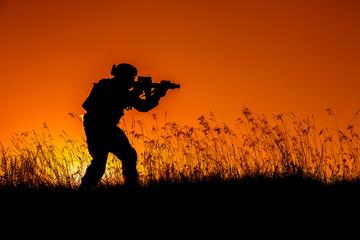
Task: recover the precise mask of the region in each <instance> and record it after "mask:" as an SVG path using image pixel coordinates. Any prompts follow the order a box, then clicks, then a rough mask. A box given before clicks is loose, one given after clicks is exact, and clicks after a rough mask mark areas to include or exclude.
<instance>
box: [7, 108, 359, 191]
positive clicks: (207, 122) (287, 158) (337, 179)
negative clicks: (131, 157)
mask: <svg viewBox="0 0 360 240" xmlns="http://www.w3.org/2000/svg"><path fill="white" fill-rule="evenodd" d="M327 111H328V114H329V116H330V117H332V118H334V121H335V124H334V125H335V128H326V129H318V128H316V127H315V122H314V118H313V117H312V116H311V117H308V118H306V119H302V120H298V119H297V118H296V116H295V115H294V114H292V113H289V114H279V115H275V116H272V117H271V118H269V119H268V118H267V117H266V116H264V115H258V114H256V113H254V112H252V111H250V110H249V109H248V108H244V109H243V110H242V115H241V117H240V118H239V119H237V121H236V125H235V126H234V127H230V126H228V125H227V124H225V123H218V122H217V121H216V118H215V116H214V114H212V113H210V116H209V117H204V116H201V117H200V118H199V119H198V125H197V126H182V125H179V124H177V123H175V122H165V123H164V124H159V122H161V121H159V120H158V118H157V116H156V115H154V116H153V117H154V124H153V126H146V125H145V124H144V123H142V122H141V121H135V120H130V121H128V122H126V121H124V120H122V121H121V123H120V127H121V128H122V129H123V130H124V131H125V133H126V134H127V136H128V138H129V140H130V142H131V143H132V144H133V146H135V148H136V149H137V151H138V158H139V159H138V166H137V168H138V171H139V174H140V182H141V183H142V184H143V185H147V184H152V183H157V182H176V183H188V182H203V181H208V180H211V181H213V180H215V181H217V180H224V181H226V180H241V179H245V178H246V179H259V178H261V179H268V180H269V179H270V180H271V179H284V180H287V179H297V180H298V181H304V180H307V179H311V180H314V181H317V182H320V183H326V184H332V183H342V182H357V181H359V173H360V166H359V149H360V141H359V133H358V132H359V125H358V124H354V122H355V121H356V120H357V117H358V113H359V112H357V113H356V114H355V115H354V118H353V120H352V121H351V122H350V123H349V125H348V126H347V127H346V128H345V129H344V130H341V129H339V127H338V126H337V123H336V118H335V116H334V114H333V112H332V111H331V109H328V110H327ZM0 151H1V159H0V164H1V165H0V187H1V188H3V189H4V188H7V187H26V188H33V189H41V188H50V189H52V188H65V189H76V188H77V187H78V186H79V184H80V180H81V177H82V176H83V174H84V173H85V170H86V167H87V166H88V165H89V163H90V160H91V157H90V156H89V153H88V151H87V146H86V143H85V141H84V140H81V141H76V140H73V139H72V138H70V137H69V136H68V135H67V134H66V133H65V132H63V133H62V134H61V135H59V136H58V137H57V138H56V139H54V138H53V136H52V135H51V134H50V131H49V129H48V127H47V126H46V124H44V129H43V132H42V133H36V132H34V131H31V132H26V133H22V134H20V135H18V134H15V135H13V137H12V138H11V145H10V146H9V147H3V146H1V147H0ZM121 172H122V171H121V161H119V160H117V159H116V158H115V157H114V156H112V155H110V156H109V158H108V163H107V170H106V173H105V175H104V177H103V178H102V180H101V183H100V184H101V185H102V186H114V185H118V184H122V183H123V178H122V174H121Z"/></svg>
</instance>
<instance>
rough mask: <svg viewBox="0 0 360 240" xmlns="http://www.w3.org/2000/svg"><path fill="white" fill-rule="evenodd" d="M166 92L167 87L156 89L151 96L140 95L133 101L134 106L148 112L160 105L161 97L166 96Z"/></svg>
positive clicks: (140, 110)
mask: <svg viewBox="0 0 360 240" xmlns="http://www.w3.org/2000/svg"><path fill="white" fill-rule="evenodd" d="M165 94H166V90H165V89H156V90H155V92H154V93H153V94H152V95H151V96H150V97H149V98H146V99H141V98H140V97H136V98H135V100H134V102H133V107H134V108H135V109H136V110H138V111H139V112H148V111H150V110H151V109H153V108H155V107H156V106H157V105H159V100H160V98H162V97H163V96H165Z"/></svg>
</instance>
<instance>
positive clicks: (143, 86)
mask: <svg viewBox="0 0 360 240" xmlns="http://www.w3.org/2000/svg"><path fill="white" fill-rule="evenodd" d="M159 88H163V89H166V90H169V89H176V88H180V84H175V83H172V82H170V81H167V80H162V81H161V82H160V83H153V82H152V80H151V77H141V76H139V77H138V80H137V81H136V82H135V86H134V89H136V90H137V91H140V92H142V91H143V92H144V93H145V97H149V96H151V91H152V89H159Z"/></svg>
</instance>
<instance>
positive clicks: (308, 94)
mask: <svg viewBox="0 0 360 240" xmlns="http://www.w3.org/2000/svg"><path fill="white" fill-rule="evenodd" d="M0 33H1V38H0V53H1V54H0V63H1V64H0V84H1V85H0V113H1V119H0V121H1V123H0V141H6V139H8V138H9V136H10V135H11V134H12V133H14V132H18V133H21V132H22V131H26V130H31V129H41V127H42V122H46V123H47V124H48V125H49V127H50V129H53V131H54V132H56V131H58V130H60V129H63V130H65V131H67V132H69V133H70V134H72V135H76V136H83V129H82V126H81V123H80V122H78V121H76V120H74V119H72V118H70V117H69V116H68V115H67V114H68V113H69V112H73V113H77V114H82V113H83V110H82V108H81V105H82V102H83V101H84V99H85V98H86V97H87V95H88V94H89V92H90V90H91V87H92V83H93V82H97V81H98V80H100V79H102V78H105V77H109V76H110V70H111V67H112V64H118V63H121V62H127V63H130V64H133V65H134V66H136V67H137V68H138V70H139V73H140V74H141V75H145V76H148V75H149V76H152V77H153V79H154V80H162V79H168V80H172V81H174V82H177V83H180V84H181V89H180V90H176V91H169V94H168V95H167V96H166V97H165V98H163V99H162V100H161V102H160V106H159V107H157V108H156V109H154V110H152V111H151V112H149V113H136V112H135V110H133V111H131V112H128V113H127V116H128V117H130V116H134V117H135V118H137V119H145V120H147V119H150V118H151V116H152V114H153V113H157V114H159V115H164V112H165V110H167V112H168V119H169V120H176V121H177V122H178V123H181V124H194V122H195V121H196V118H197V117H199V116H200V115H202V114H208V112H209V111H213V112H214V113H215V114H216V116H217V118H218V119H219V121H227V122H232V121H234V120H235V119H236V118H238V117H239V116H240V113H241V109H242V106H243V105H245V106H247V107H249V108H251V109H252V110H254V111H255V112H257V113H264V114H267V115H269V116H270V115H271V113H275V114H278V113H282V112H294V113H295V114H297V115H298V116H299V117H304V116H306V114H307V113H313V114H314V115H315V117H316V118H317V119H318V120H319V121H318V122H322V121H324V122H325V121H326V119H327V115H326V112H325V109H326V108H329V107H331V108H333V110H334V112H335V113H336V115H337V117H338V119H339V121H340V122H344V124H345V122H347V121H348V120H350V118H351V117H352V115H353V114H354V113H355V111H356V110H358V109H360V101H359V100H360V95H359V85H360V44H359V43H360V1H357V0H352V1H350V0H341V1H331V0H324V1H317V0H309V1H307V0H300V1H295V0H294V1H287V0H284V1H272V0H264V1H256V0H248V1H245V0H244V1H242V0H232V1H230V0H221V1H213V0H179V1H177V0H176V1H175V0H174V1H169V0H163V1H159V0H153V1H150V0H136V1H135V0H126V1H125V0H118V1H109V0H101V1H85V0H83V1H79V0H52V1H48V0H31V1H28V0H13V1H10V0H8V1H6V0H5V1H4V0H0Z"/></svg>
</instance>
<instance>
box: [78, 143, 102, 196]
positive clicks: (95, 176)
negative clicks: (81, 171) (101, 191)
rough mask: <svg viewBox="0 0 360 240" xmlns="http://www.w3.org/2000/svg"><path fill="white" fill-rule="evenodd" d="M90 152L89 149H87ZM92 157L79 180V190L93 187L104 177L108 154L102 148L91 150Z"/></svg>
mask: <svg viewBox="0 0 360 240" xmlns="http://www.w3.org/2000/svg"><path fill="white" fill-rule="evenodd" d="M89 150H90V148H89ZM90 153H91V156H92V157H93V159H92V161H91V164H90V165H89V167H88V168H87V169H86V173H85V175H84V177H83V178H82V179H81V186H80V189H82V190H85V189H91V188H92V187H94V186H95V185H96V184H97V183H98V182H99V181H100V179H101V177H102V176H103V175H104V172H105V167H106V160H107V156H108V152H107V151H106V150H105V149H104V148H101V147H100V148H96V147H94V148H92V149H91V150H90Z"/></svg>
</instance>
